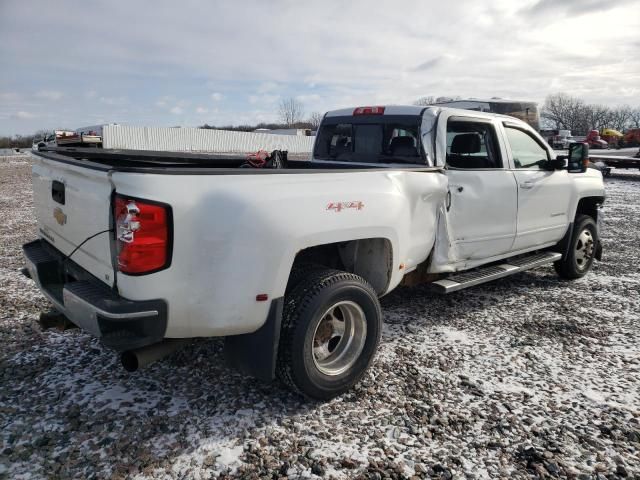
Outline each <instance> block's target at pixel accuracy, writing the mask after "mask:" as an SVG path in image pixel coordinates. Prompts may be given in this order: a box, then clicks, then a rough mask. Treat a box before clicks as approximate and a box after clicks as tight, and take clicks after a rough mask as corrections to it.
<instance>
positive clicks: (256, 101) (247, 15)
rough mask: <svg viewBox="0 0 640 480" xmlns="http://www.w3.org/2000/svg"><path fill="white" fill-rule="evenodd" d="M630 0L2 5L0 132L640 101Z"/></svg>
mask: <svg viewBox="0 0 640 480" xmlns="http://www.w3.org/2000/svg"><path fill="white" fill-rule="evenodd" d="M638 1H639V0H630V1H622V0H620V1H616V0H609V1H603V0H568V1H563V0H522V1H517V2H514V1H511V0H508V1H498V0H496V1H484V2H478V1H475V0H474V1H455V2H454V1H448V2H447V1H444V2H443V1H430V0H429V1H428V0H422V1H420V0H417V1H412V0H404V1H402V2H398V1H379V0H369V1H349V2H345V1H333V0H323V1H319V2H303V1H299V0H298V1H286V0H283V1H277V2H276V1H273V2H272V1H269V2H267V1H244V0H235V1H218V2H214V1H207V2H205V1H202V2H195V1H189V0H181V1H180V2H175V1H171V2H170V1H164V0H162V1H139V2H131V1H124V0H122V1H117V0H109V1H74V2H72V1H54V2H51V1H45V0H32V1H24V0H0V135H3V134H15V133H21V134H26V133H31V132H33V131H34V130H36V129H39V128H63V127H67V128H69V127H72V128H76V127H80V126H85V125H93V124H98V123H105V122H117V123H127V124H134V125H136V124H137V125H159V126H171V125H185V126H195V125H201V124H203V123H209V124H215V125H223V124H240V123H251V124H254V123H257V122H260V121H272V120H277V105H278V102H279V100H280V99H282V98H286V97H295V98H297V99H298V100H300V101H301V102H302V103H303V104H304V107H305V111H306V112H307V113H310V112H312V111H326V110H329V109H334V108H339V107H343V106H354V105H363V104H364V105H366V104H384V103H410V102H412V101H413V100H415V99H416V98H417V97H420V96H423V95H435V96H442V95H444V96H454V95H460V96H463V97H492V96H498V97H503V98H518V99H527V100H537V101H542V100H544V97H545V96H546V95H547V94H549V93H553V92H567V93H571V94H574V95H578V96H582V97H584V98H585V99H587V100H589V101H592V102H599V103H606V104H610V105H616V104H631V105H638V104H640V14H639V13H638Z"/></svg>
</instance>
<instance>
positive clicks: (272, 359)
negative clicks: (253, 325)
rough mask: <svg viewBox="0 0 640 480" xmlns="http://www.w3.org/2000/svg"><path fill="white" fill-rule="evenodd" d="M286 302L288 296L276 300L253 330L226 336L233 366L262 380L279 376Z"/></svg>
mask: <svg viewBox="0 0 640 480" xmlns="http://www.w3.org/2000/svg"><path fill="white" fill-rule="evenodd" d="M283 305H284V297H280V298H276V299H274V300H272V301H271V307H270V308H269V315H268V316H267V321H266V322H264V325H262V327H260V328H259V329H258V330H256V331H255V332H253V333H246V334H244V335H233V336H230V337H226V338H225V340H224V357H225V360H226V362H227V364H228V365H229V366H230V367H233V368H235V369H237V370H239V371H240V372H241V373H244V374H245V375H250V376H252V377H255V378H257V379H259V380H265V381H271V380H273V379H274V378H275V376H276V361H277V359H278V343H279V341H280V325H281V323H282V306H283Z"/></svg>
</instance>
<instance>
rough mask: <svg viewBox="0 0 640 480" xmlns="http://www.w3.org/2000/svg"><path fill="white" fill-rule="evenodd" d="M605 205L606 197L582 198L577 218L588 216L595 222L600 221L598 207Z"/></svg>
mask: <svg viewBox="0 0 640 480" xmlns="http://www.w3.org/2000/svg"><path fill="white" fill-rule="evenodd" d="M603 203H604V197H585V198H581V199H580V201H579V202H578V207H577V208H576V216H578V215H580V214H582V215H588V216H590V217H591V218H593V220H594V221H596V222H597V221H598V207H599V206H600V205H602V204H603Z"/></svg>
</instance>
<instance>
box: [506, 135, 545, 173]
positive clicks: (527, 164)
mask: <svg viewBox="0 0 640 480" xmlns="http://www.w3.org/2000/svg"><path fill="white" fill-rule="evenodd" d="M505 132H506V133H507V138H508V139H509V146H510V147H511V155H512V156H513V163H514V164H515V166H516V168H527V169H534V170H535V169H538V170H543V169H544V164H545V163H546V162H547V160H549V153H548V152H547V150H546V149H545V148H544V147H543V146H542V145H540V144H539V143H538V142H537V141H536V140H535V139H534V138H533V137H532V136H531V135H529V134H528V133H527V132H525V131H523V130H519V129H517V128H513V127H509V126H507V125H505Z"/></svg>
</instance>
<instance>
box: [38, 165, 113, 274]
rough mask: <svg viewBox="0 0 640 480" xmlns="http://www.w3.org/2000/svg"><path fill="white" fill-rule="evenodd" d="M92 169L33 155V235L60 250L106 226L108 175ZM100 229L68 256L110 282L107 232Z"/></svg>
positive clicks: (71, 247) (108, 217)
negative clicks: (36, 226) (36, 222)
mask: <svg viewBox="0 0 640 480" xmlns="http://www.w3.org/2000/svg"><path fill="white" fill-rule="evenodd" d="M109 176H110V173H109V171H108V170H96V169H92V168H85V167H82V166H78V165H71V164H67V163H63V162H57V161H54V160H49V159H45V158H42V157H38V158H36V159H34V162H33V202H34V207H35V211H36V217H37V221H38V234H39V236H40V237H41V238H43V239H44V240H46V241H47V242H49V243H50V244H51V245H53V246H54V247H55V248H56V249H57V250H59V251H60V252H62V253H63V254H65V255H68V254H70V253H71V252H73V250H74V249H75V248H76V247H78V245H80V244H81V243H82V242H83V241H85V240H86V239H87V238H88V237H90V236H92V235H95V234H96V233H98V232H101V231H104V230H107V229H109V228H111V215H110V210H111V208H110V207H111V191H112V186H111V180H110V178H109ZM111 235H112V234H111V233H109V232H106V233H101V234H99V235H97V236H96V237H94V238H92V239H90V240H88V241H87V242H86V243H84V244H83V245H82V246H81V247H80V248H79V249H78V250H77V251H76V252H75V253H74V254H73V256H72V260H73V261H74V262H75V263H77V264H78V265H80V266H81V267H83V268H84V269H85V270H87V271H88V272H89V273H91V274H92V275H94V276H95V277H97V278H99V279H100V280H102V281H103V282H105V283H106V284H108V285H110V286H111V285H113V279H114V275H113V264H112V261H111V238H112V236H111Z"/></svg>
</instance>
